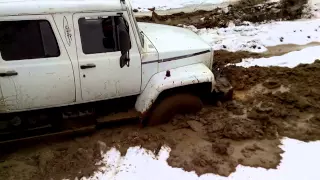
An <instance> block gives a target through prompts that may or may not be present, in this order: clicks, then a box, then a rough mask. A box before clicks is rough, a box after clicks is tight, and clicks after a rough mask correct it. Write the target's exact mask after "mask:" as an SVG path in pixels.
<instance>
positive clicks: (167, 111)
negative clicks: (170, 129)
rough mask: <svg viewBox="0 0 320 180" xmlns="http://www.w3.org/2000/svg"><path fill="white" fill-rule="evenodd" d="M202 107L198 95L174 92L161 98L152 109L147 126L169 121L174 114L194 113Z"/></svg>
mask: <svg viewBox="0 0 320 180" xmlns="http://www.w3.org/2000/svg"><path fill="white" fill-rule="evenodd" d="M202 107H203V104H202V101H201V99H200V98H199V97H198V96H195V95H192V94H176V95H172V96H168V97H166V98H165V99H163V100H161V101H160V102H159V104H157V105H156V106H155V108H154V109H153V110H152V112H151V114H150V116H149V118H148V120H147V123H146V124H147V125H148V126H156V125H160V124H165V123H167V122H169V121H170V120H171V119H172V118H173V117H174V116H175V115H176V114H186V113H196V112H198V111H200V110H201V109H202Z"/></svg>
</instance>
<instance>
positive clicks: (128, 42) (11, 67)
mask: <svg viewBox="0 0 320 180" xmlns="http://www.w3.org/2000/svg"><path fill="white" fill-rule="evenodd" d="M213 59H214V53H213V49H212V48H211V47H210V46H209V45H208V44H207V43H206V42H204V41H203V40H202V39H201V38H200V37H198V36H197V34H195V33H193V32H192V31H190V30H187V29H184V28H180V27H173V26H166V25H158V24H151V23H137V22H136V19H135V17H134V14H133V11H132V7H131V4H130V2H129V1H128V0H14V1H11V0H6V1H1V3H0V90H1V91H0V116H1V118H0V130H1V131H0V132H1V133H2V134H6V133H12V132H21V131H27V130H30V131H31V130H39V129H44V128H48V127H56V125H58V124H59V125H61V124H64V121H67V119H72V118H73V117H82V116H86V115H92V114H98V115H101V114H103V113H105V114H108V115H109V116H105V117H104V118H97V120H95V121H94V122H95V123H98V122H104V121H109V120H114V119H123V118H129V117H131V116H135V117H140V119H142V120H143V122H144V123H145V124H149V125H156V124H159V123H164V122H167V121H169V120H170V118H171V117H173V115H174V114H176V113H180V112H193V111H198V110H200V109H201V107H202V101H201V97H204V96H205V95H207V94H210V93H212V92H215V91H217V90H219V89H218V88H217V85H216V77H215V75H214V73H213V72H212V70H211V67H212V63H213ZM130 108H132V109H133V110H130ZM111 112H116V113H115V114H113V115H110V113H111ZM117 113H118V114H117ZM119 113H120V115H119ZM87 119H88V118H87ZM89 119H90V118H89ZM77 123H79V124H81V123H83V122H82V120H79V122H73V125H74V124H77ZM84 124H85V123H84ZM46 132H47V130H46ZM8 136H9V135H8Z"/></svg>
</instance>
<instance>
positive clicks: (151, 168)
mask: <svg viewBox="0 0 320 180" xmlns="http://www.w3.org/2000/svg"><path fill="white" fill-rule="evenodd" d="M280 147H281V148H282V149H283V150H284V151H285V152H284V153H283V154H282V155H281V156H282V161H281V163H280V165H279V166H278V168H277V169H276V170H265V169H263V168H251V167H245V166H241V165H240V166H238V167H237V169H236V172H234V173H233V174H231V175H230V176H229V177H222V176H218V175H214V174H205V175H202V176H200V177H198V176H197V175H196V174H195V173H194V172H185V171H183V170H182V169H179V168H172V167H170V166H169V165H168V164H167V162H166V160H167V158H168V157H169V152H170V149H169V148H166V147H163V148H162V149H161V150H160V152H159V155H158V156H155V155H154V154H152V153H151V152H147V151H146V150H144V149H140V148H138V147H132V148H130V149H128V151H127V154H126V156H124V157H121V156H120V152H119V151H117V150H116V149H111V150H110V151H109V152H107V153H106V154H105V156H104V160H103V161H102V162H104V163H106V164H108V166H106V167H105V168H103V169H102V171H101V172H97V173H96V174H95V175H94V176H93V177H91V178H83V179H82V180H101V179H108V180H122V179H123V180H126V179H128V180H150V179H152V180H164V179H165V180H171V179H172V180H173V179H174V180H176V179H183V180H270V179H272V180H318V179H320V173H318V166H317V164H318V163H317V162H319V161H320V156H319V155H318V154H319V151H320V142H311V143H305V142H301V141H297V140H294V139H289V138H284V139H283V140H282V145H281V146H280ZM306 167H307V168H306Z"/></svg>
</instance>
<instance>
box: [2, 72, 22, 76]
mask: <svg viewBox="0 0 320 180" xmlns="http://www.w3.org/2000/svg"><path fill="white" fill-rule="evenodd" d="M16 75H18V72H16V71H7V72H0V77H7V76H16Z"/></svg>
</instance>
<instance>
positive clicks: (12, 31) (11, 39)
mask: <svg viewBox="0 0 320 180" xmlns="http://www.w3.org/2000/svg"><path fill="white" fill-rule="evenodd" d="M0 52H1V56H2V59H3V60H5V61H13V60H25V59H38V58H50V57H58V56H60V50H59V46H58V43H57V40H56V37H55V35H54V33H53V30H52V27H51V25H50V23H49V22H48V21H46V20H23V21H3V22H0Z"/></svg>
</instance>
